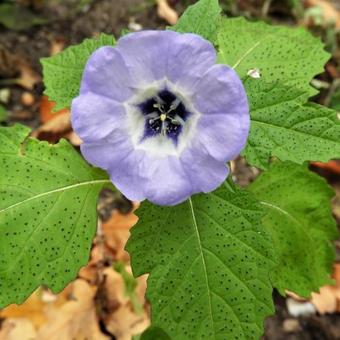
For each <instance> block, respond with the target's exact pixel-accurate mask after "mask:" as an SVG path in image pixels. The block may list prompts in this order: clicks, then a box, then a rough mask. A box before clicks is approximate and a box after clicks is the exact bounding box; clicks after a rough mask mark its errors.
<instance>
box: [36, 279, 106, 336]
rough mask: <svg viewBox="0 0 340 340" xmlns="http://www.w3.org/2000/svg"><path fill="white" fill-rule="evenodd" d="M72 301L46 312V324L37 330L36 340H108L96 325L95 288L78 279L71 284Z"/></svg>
mask: <svg viewBox="0 0 340 340" xmlns="http://www.w3.org/2000/svg"><path fill="white" fill-rule="evenodd" d="M72 287H73V291H72V296H73V299H72V300H70V301H68V302H66V303H65V304H64V305H62V306H61V307H59V308H51V309H49V310H48V311H47V313H46V315H47V322H46V323H45V324H44V325H43V326H42V327H41V328H40V329H39V331H38V333H37V337H36V340H46V339H48V340H60V339H63V340H74V339H77V340H87V339H96V340H108V339H109V337H107V336H106V335H104V334H103V333H102V332H101V331H100V329H99V325H98V320H97V316H96V308H95V304H94V296H95V294H96V290H97V288H96V287H94V286H90V285H89V284H88V283H87V282H86V281H84V280H81V279H78V280H76V281H74V282H73V284H72Z"/></svg>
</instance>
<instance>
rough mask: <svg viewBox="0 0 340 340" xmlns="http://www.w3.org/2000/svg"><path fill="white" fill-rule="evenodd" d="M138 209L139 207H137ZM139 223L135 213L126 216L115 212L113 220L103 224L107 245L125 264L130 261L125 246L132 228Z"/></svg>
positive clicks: (117, 258) (116, 257)
mask: <svg viewBox="0 0 340 340" xmlns="http://www.w3.org/2000/svg"><path fill="white" fill-rule="evenodd" d="M135 209H137V205H135ZM137 221H138V217H137V216H136V215H135V214H134V213H133V212H131V213H129V214H126V215H123V214H121V213H120V212H119V211H117V210H115V211H114V212H113V213H112V215H111V218H110V219H109V220H108V221H107V222H105V223H103V225H102V230H103V236H104V239H105V243H106V244H107V245H108V247H109V248H111V250H112V251H114V252H115V255H116V256H115V259H116V260H119V261H123V262H127V261H129V254H128V253H127V252H126V251H125V250H124V247H125V244H126V242H127V240H128V238H129V235H130V232H129V230H130V228H131V227H132V226H134V225H135V224H136V223H137Z"/></svg>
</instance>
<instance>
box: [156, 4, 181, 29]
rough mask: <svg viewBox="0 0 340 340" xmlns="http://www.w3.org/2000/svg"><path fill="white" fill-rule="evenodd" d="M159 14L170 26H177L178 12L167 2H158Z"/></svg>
mask: <svg viewBox="0 0 340 340" xmlns="http://www.w3.org/2000/svg"><path fill="white" fill-rule="evenodd" d="M157 14H158V16H159V17H160V18H162V19H164V20H166V21H167V22H168V23H169V24H170V25H175V24H176V22H177V21H178V14H177V12H176V11H175V10H174V9H173V8H171V7H170V6H169V3H168V1H167V0H157Z"/></svg>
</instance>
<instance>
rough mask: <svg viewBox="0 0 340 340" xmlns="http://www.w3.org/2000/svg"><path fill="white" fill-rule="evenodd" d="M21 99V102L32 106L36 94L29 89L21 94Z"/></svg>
mask: <svg viewBox="0 0 340 340" xmlns="http://www.w3.org/2000/svg"><path fill="white" fill-rule="evenodd" d="M20 100H21V103H22V104H23V105H25V106H31V105H33V104H34V96H33V95H32V93H30V92H27V91H26V92H24V93H23V94H22V95H21V98H20Z"/></svg>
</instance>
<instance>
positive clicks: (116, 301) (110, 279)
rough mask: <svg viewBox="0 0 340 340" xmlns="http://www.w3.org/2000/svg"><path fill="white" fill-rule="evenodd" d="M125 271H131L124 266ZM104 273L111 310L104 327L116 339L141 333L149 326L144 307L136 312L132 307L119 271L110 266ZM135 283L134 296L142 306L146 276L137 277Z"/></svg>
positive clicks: (109, 308)
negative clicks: (140, 311) (139, 311)
mask: <svg viewBox="0 0 340 340" xmlns="http://www.w3.org/2000/svg"><path fill="white" fill-rule="evenodd" d="M126 271H128V272H131V268H130V267H129V266H126ZM104 275H105V292H106V298H107V308H108V310H110V311H112V312H111V313H110V314H109V315H108V316H107V317H106V318H105V324H106V328H107V330H108V331H109V332H110V333H112V334H113V335H114V336H115V337H116V338H117V340H130V339H131V338H132V336H133V335H136V334H140V333H142V332H143V331H144V330H145V329H146V328H147V327H148V326H149V324H150V321H149V317H148V314H147V312H146V310H145V308H144V309H143V311H142V313H137V312H136V311H135V310H134V309H133V304H132V303H131V301H130V298H129V297H128V296H126V294H125V284H124V281H123V278H122V276H121V275H120V274H119V273H117V272H116V271H114V270H113V269H112V268H106V269H105V270H104ZM137 283H138V284H137V287H136V291H135V292H136V296H137V298H138V302H139V303H140V305H141V306H144V305H145V298H144V296H145V291H146V276H143V277H140V278H138V279H137Z"/></svg>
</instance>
